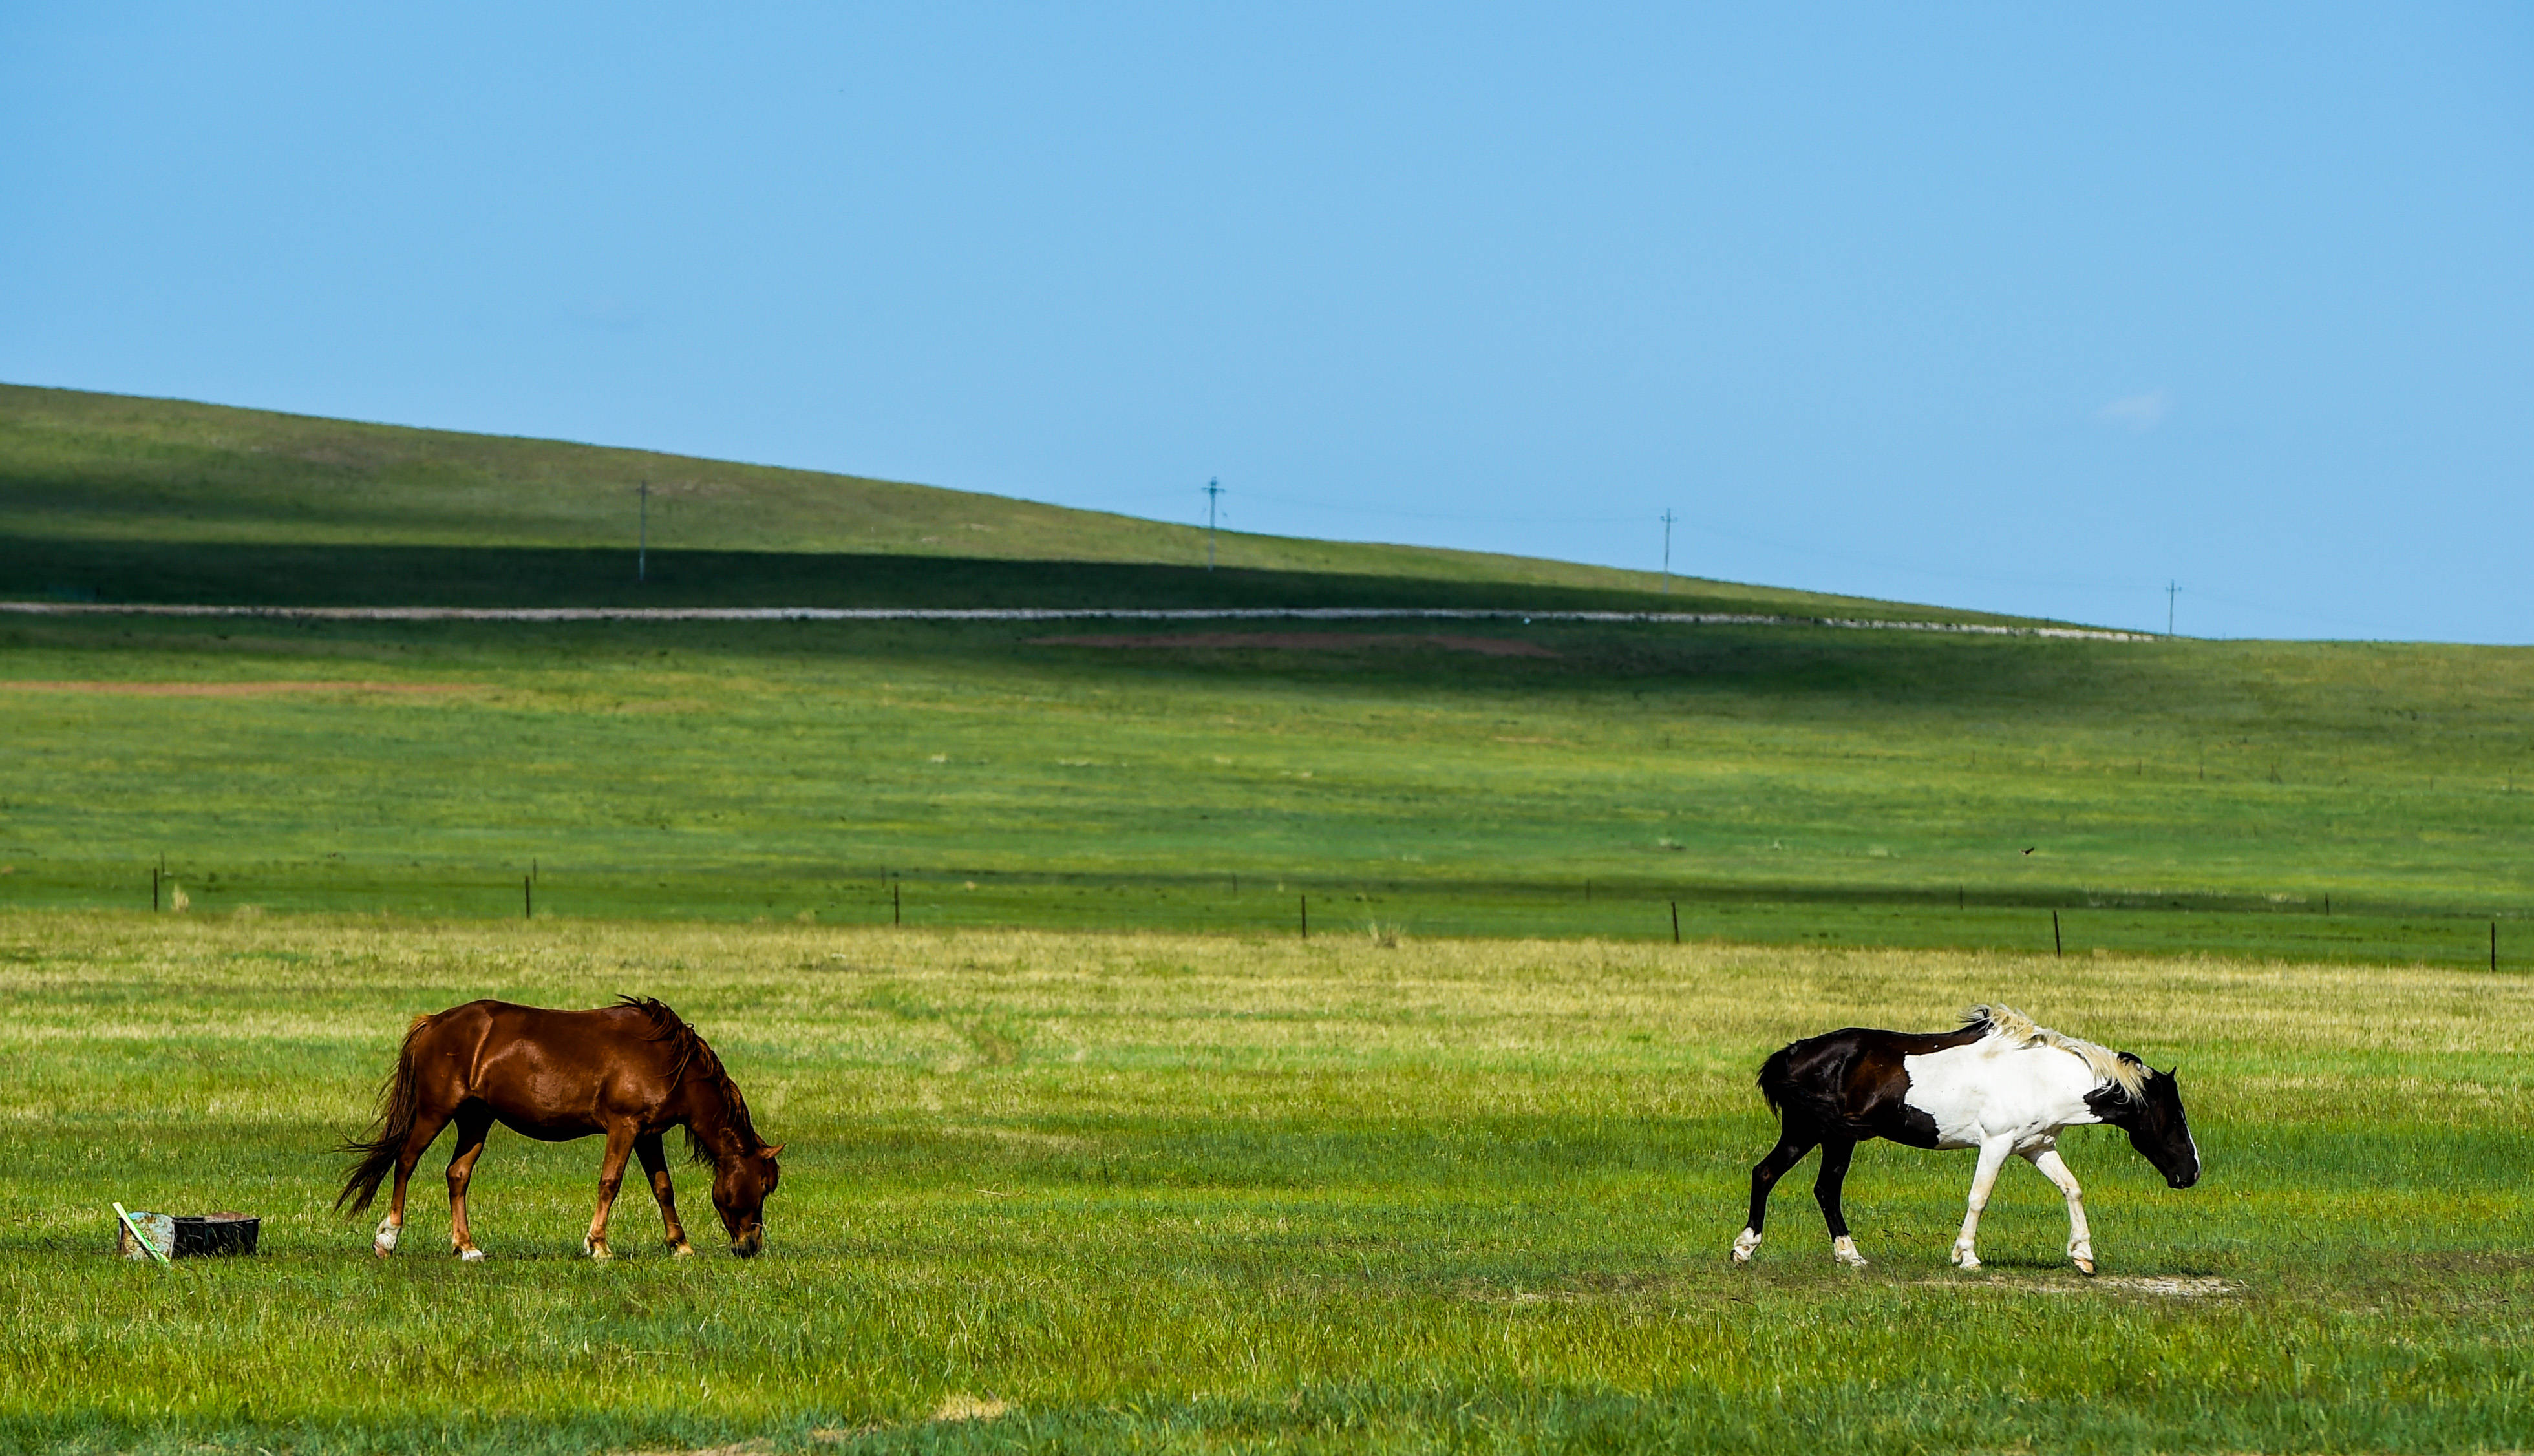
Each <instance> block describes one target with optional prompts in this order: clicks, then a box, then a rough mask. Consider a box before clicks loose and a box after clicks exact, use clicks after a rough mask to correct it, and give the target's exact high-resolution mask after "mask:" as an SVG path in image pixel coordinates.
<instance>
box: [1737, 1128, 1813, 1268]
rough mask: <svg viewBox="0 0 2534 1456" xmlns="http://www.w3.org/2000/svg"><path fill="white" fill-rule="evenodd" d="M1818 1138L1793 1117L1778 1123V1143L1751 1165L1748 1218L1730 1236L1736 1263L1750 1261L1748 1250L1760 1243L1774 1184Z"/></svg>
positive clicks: (1810, 1148)
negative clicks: (1749, 1210)
mask: <svg viewBox="0 0 2534 1456" xmlns="http://www.w3.org/2000/svg"><path fill="white" fill-rule="evenodd" d="M1819 1141H1821V1137H1820V1136H1819V1135H1818V1134H1816V1133H1814V1132H1813V1131H1812V1130H1811V1129H1809V1128H1799V1127H1797V1126H1796V1125H1795V1123H1794V1121H1793V1120H1792V1119H1788V1120H1787V1121H1786V1122H1785V1123H1784V1124H1782V1125H1781V1126H1780V1129H1779V1132H1778V1145H1777V1146H1775V1147H1773V1148H1770V1149H1769V1155H1768V1156H1767V1157H1765V1158H1762V1159H1761V1160H1760V1161H1759V1163H1758V1164H1757V1165H1756V1166H1754V1167H1753V1168H1752V1169H1751V1221H1750V1222H1748V1223H1746V1224H1744V1225H1743V1226H1742V1232H1741V1233H1739V1234H1736V1235H1734V1236H1733V1261H1734V1262H1735V1263H1737V1264H1743V1263H1749V1262H1750V1261H1751V1251H1752V1250H1755V1249H1757V1248H1759V1247H1760V1230H1761V1229H1762V1228H1763V1227H1765V1226H1766V1225H1767V1224H1768V1221H1769V1194H1770V1193H1771V1191H1773V1190H1775V1189H1776V1188H1777V1186H1778V1180H1779V1179H1780V1178H1783V1177H1785V1176H1786V1172H1787V1170H1788V1169H1791V1168H1793V1167H1794V1166H1795V1164H1797V1163H1800V1162H1802V1161H1803V1160H1804V1154H1806V1153H1808V1152H1811V1151H1812V1150H1813V1144H1814V1143H1817V1142H1819Z"/></svg>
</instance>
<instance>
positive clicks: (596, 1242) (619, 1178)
mask: <svg viewBox="0 0 2534 1456" xmlns="http://www.w3.org/2000/svg"><path fill="white" fill-rule="evenodd" d="M633 1151H634V1129H633V1126H632V1125H631V1124H628V1123H618V1124H616V1125H615V1126H614V1127H611V1128H609V1129H608V1130H607V1156H606V1157H605V1158H604V1159H603V1160H601V1161H600V1163H599V1165H598V1210H597V1211H596V1212H594V1213H592V1214H590V1216H589V1237H588V1238H586V1239H583V1240H581V1241H580V1252H583V1253H585V1254H588V1255H589V1256H590V1257H591V1258H598V1259H607V1258H614V1257H615V1256H616V1254H615V1252H614V1251H612V1250H610V1249H609V1248H608V1247H607V1210H608V1209H609V1208H610V1207H612V1206H614V1204H615V1202H616V1193H617V1190H619V1189H622V1188H623V1187H625V1159H626V1157H627V1155H628V1154H630V1153H632V1152H633Z"/></svg>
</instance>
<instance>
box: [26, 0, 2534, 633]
mask: <svg viewBox="0 0 2534 1456" xmlns="http://www.w3.org/2000/svg"><path fill="white" fill-rule="evenodd" d="M523 12H524V13H523ZM2530 182H2534V10H2528V9H2525V8H2523V7H2508V6H2500V5H2490V6H2400V7H2355V6H2349V7H2343V6H2330V5H2306V6H2284V5H2283V6H2275V7H2263V8H2234V9H2224V10H2212V9H2211V8H2210V7H2206V6H2169V7H2155V6H2147V7H2140V6H2123V7H2108V6H2093V7H2074V6H2066V7H2032V6H1977V5H1957V6H1945V7H1926V6H1893V5H1856V6H1842V5H1818V6H1810V7H1802V8H1793V7H1754V6H1729V7H1726V6H1719V7H1714V8H1709V9H1699V8H1692V7H1687V6H1660V7H1645V8H1629V7H1619V6H1610V7H1601V8H1598V9H1589V10H1579V9H1577V8H1574V7H1549V6H1538V7H1531V8H1513V7H1501V6H1485V5H1470V4H1461V5H1452V6H1440V5H1438V6H1431V7H1410V6H1389V7H1365V6H1362V5H1346V6H1314V5H1308V4H1287V5H1278V6H1273V7H1266V6H1257V7H1240V6H1232V5H1197V6H1190V5H1169V6H1163V5H1155V6H1149V7H1135V6H1080V7H1061V8H1060V7H1053V6H1026V7H1022V6H1015V7H992V6H955V5H926V6H912V5H910V6H815V7H812V6H802V7H779V6H752V7H729V8H716V12H715V13H709V14H708V13H707V12H706V11H705V10H704V9H703V8H701V7H675V8H670V7H661V8H656V9H643V8H638V7H629V6H608V7H595V6H593V7H585V8H576V7H573V6H568V5H546V6H537V7H514V6H501V7H494V6H484V7H463V6H440V7H419V8H398V9H392V10H391V9H389V8H385V7H360V8H356V7H343V6H316V5H310V6H304V7H290V6H268V5H258V4H228V5H222V6H217V7H183V8H179V7H173V6H166V7H160V6H148V5H139V6H85V5H79V6H74V5H68V4H59V5H46V4H18V5H11V6H8V7H5V8H0V379H6V380H9V381H13V382H20V383H41V384H56V385H64V386H69V387H75V388H84V389H105V390H115V391H123V392H131V393H140V394H154V395H172V396H181V397H186V398H194V399H205V400H212V401H217V402H221V403H231V404H242V405H255V406H262V407H268V408H276V409H286V410H296V411H303V412H307V413H312V414H323V415H343V416H351V417H356V418H362V419H372V420H386V421H393V422H397V423H404V424H414V425H428V426H438V427H446V428H452V429H461V430H479V431H492V432H498V433H504V434H517V435H534V436H549V437H563V438H571V439H584V440H594V441H600V442H605V443H612V444H629V445H643V446H651V447H656V448H660V449H668V450H678V451H686V452H692V453H696V454H704V455H714V456H723V457H730V458H737V459H744V460H755V461H767V462H774V463H780V464H788V465H800V466H809V467H815V468H823V469H833V470H842V471H850V472H855V473H862V474H872V475H882V476H889V477H894V478H899V479H907V480H918V481H925V482H929V483H933V484H938V485H946V486H954V487H960V488H964V489H972V490H981V491H993V492H998V493H1003V494H1008V495H1024V496H1029V497H1032V498H1037V499H1044V500H1055V501H1060V502H1063V503H1066V504H1076V505H1088V506H1100V507H1106V508H1113V509H1118V510H1125V511H1131V512H1133V513H1136V514H1140V515H1151V516H1159V517H1166V518H1176V519H1182V520H1184V519H1192V518H1193V519H1201V518H1202V514H1203V506H1204V498H1203V496H1202V495H1200V494H1199V488H1200V487H1201V486H1203V485H1204V484H1205V482H1206V481H1207V480H1208V479H1209V478H1214V477H1219V478H1220V479H1221V480H1222V482H1223V484H1224V486H1225V487H1226V495H1225V496H1224V504H1225V508H1226V512H1227V521H1228V523H1229V524H1231V525H1234V526H1237V527H1240V528H1244V529H1251V530H1260V531H1275V532H1286V533H1294V534H1300V535H1314V536H1337V537H1349V538H1359V539H1379V540H1396V541H1415V542H1425V543H1433V544H1438V545H1450V546H1466V547H1474V548H1480V549H1488V550H1500V551H1516V552H1526V553H1538V554H1545V555H1557V556H1565V557H1570V558H1575V559H1582V560H1592V561H1603V562H1610V563H1614V564H1621V565H1630V566H1643V567H1648V568H1651V567H1654V566H1656V565H1657V564H1659V558H1660V550H1661V527H1660V525H1659V521H1658V519H1657V518H1658V517H1659V515H1660V514H1661V513H1662V512H1663V511H1664V510H1665V509H1670V510H1672V511H1675V512H1677V514H1678V516H1679V524H1678V526H1677V527H1676V528H1675V534H1674V537H1673V559H1674V563H1675V564H1676V565H1677V566H1679V567H1681V568H1682V569H1685V570H1690V571H1695V572H1699V573H1702V574H1707V575H1714V576H1721V577H1727V578H1733V579H1740V580H1749V581H1760V582H1768V583H1774V584H1780V585H1788V586H1802V587H1811V588H1819V589H1826V590H1836V591H1846V592H1856V593H1861V594H1867V595H1874V596H1885V597H1894V598H1901V599H1907V600H1916V601H1929V602H1942V603H1947V604H1953V605H1960V606H1966V607H1979V608H1988V609H1994V610H2000V611H2010V612H2033V613H2041V614H2048V615H2055V616H2063V617H2072V618H2078V619H2081V620H2088V621H2099V622H2107V623H2112V624H2116V625H2129V626H2152V627H2156V628H2161V627H2162V626H2163V625H2164V619H2165V609H2166V605H2167V597H2166V593H2165V590H2164V588H2165V585H2166V583H2167V582H2168V581H2169V580H2172V581H2179V582H2180V584H2181V593H2180V596H2179V601H2178V613H2177V619H2178V624H2179V625H2180V627H2181V628H2182V629H2183V630H2184V631H2186V632H2199V633H2205V634H2211V635H2258V636H2323V637H2436V638H2446V639H2455V640H2469V641H2495V642H2528V641H2534V576H2529V573H2528V571H2527V570H2526V557H2527V554H2528V550H2527V547H2528V543H2529V541H2534V491H2529V490H2528V486H2529V484H2534V188H2529V183H2530Z"/></svg>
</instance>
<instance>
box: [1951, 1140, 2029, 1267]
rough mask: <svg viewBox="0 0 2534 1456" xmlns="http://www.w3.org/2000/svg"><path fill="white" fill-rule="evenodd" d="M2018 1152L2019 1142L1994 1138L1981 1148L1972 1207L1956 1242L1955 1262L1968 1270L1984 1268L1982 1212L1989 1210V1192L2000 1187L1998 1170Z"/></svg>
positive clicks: (1973, 1187) (1973, 1188) (1971, 1202)
mask: <svg viewBox="0 0 2534 1456" xmlns="http://www.w3.org/2000/svg"><path fill="white" fill-rule="evenodd" d="M2014 1151H2015V1139H2014V1138H2013V1137H2012V1136H2008V1137H1992V1138H1990V1139H1989V1140H1988V1141H1986V1142H1983V1143H1981V1144H1980V1150H1979V1167H1978V1168H1977V1169H1976V1170H1974V1171H1973V1172H1972V1174H1971V1195H1970V1207H1969V1209H1968V1211H1966V1212H1965V1213H1963V1215H1962V1232H1961V1237H1960V1238H1958V1239H1956V1240H1954V1262H1955V1263H1958V1264H1960V1265H1961V1266H1962V1267H1963V1268H1965V1269H1976V1268H1978V1267H1979V1266H1980V1261H1979V1253H1978V1252H1977V1250H1976V1247H1975V1246H1977V1244H1978V1243H1979V1220H1980V1210H1981V1209H1983V1208H1986V1207H1987V1206H1988V1195H1989V1191H1990V1190H1992V1189H1994V1188H1996V1187H1997V1174H1998V1170H1999V1169H2001V1168H2004V1167H2005V1166H2006V1159H2007V1155H2008V1154H2010V1153H2012V1152H2014Z"/></svg>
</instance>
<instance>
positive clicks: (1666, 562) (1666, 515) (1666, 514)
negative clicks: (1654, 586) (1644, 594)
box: [1662, 505, 1677, 596]
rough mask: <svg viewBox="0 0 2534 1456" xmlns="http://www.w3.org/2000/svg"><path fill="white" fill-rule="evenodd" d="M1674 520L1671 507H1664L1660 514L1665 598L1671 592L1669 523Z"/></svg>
mask: <svg viewBox="0 0 2534 1456" xmlns="http://www.w3.org/2000/svg"><path fill="white" fill-rule="evenodd" d="M1675 519H1677V517H1675V516H1673V515H1672V513H1671V507H1670V506H1668V505H1666V506H1664V507H1663V513H1662V523H1663V592H1664V594H1665V595H1666V596H1668V595H1669V594H1670V592H1671V523H1672V522H1673V521H1674V520H1675Z"/></svg>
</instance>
